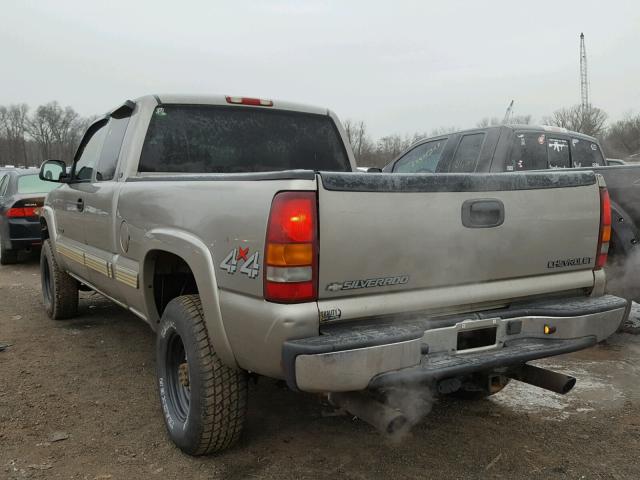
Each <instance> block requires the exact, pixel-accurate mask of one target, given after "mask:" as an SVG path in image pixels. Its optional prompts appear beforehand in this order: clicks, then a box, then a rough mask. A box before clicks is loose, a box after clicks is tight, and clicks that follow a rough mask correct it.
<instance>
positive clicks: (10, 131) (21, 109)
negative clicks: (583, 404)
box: [0, 103, 29, 165]
mask: <svg viewBox="0 0 640 480" xmlns="http://www.w3.org/2000/svg"><path fill="white" fill-rule="evenodd" d="M28 111H29V107H28V106H27V105H26V104H24V103H21V104H17V105H9V106H8V107H4V106H3V107H0V138H1V139H2V143H3V148H2V157H3V159H4V163H11V164H25V165H26V164H28V161H27V149H26V139H25V131H26V120H27V112H28Z"/></svg>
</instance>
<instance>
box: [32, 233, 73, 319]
mask: <svg viewBox="0 0 640 480" xmlns="http://www.w3.org/2000/svg"><path fill="white" fill-rule="evenodd" d="M40 279H41V282H42V300H43V303H44V309H45V310H46V312H47V315H49V318H51V319H53V320H62V319H65V318H71V317H75V316H76V315H77V313H78V281H77V280H76V279H75V278H73V277H72V276H71V275H69V274H68V273H67V272H65V271H63V270H61V269H60V266H59V265H58V262H57V261H56V257H55V255H54V254H53V248H52V247H51V241H50V240H48V239H47V240H45V241H44V242H43V244H42V251H41V252H40Z"/></svg>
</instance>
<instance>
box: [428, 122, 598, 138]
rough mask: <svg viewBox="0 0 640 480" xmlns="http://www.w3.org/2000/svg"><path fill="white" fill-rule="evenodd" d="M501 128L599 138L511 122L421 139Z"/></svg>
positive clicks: (548, 127)
mask: <svg viewBox="0 0 640 480" xmlns="http://www.w3.org/2000/svg"><path fill="white" fill-rule="evenodd" d="M500 128H508V129H511V130H529V131H532V132H540V133H564V134H567V135H571V136H573V137H578V138H581V139H583V140H590V141H592V142H597V141H598V140H597V139H596V138H594V137H590V136H589V135H585V134H584V133H580V132H574V131H571V130H567V129H566V128H562V127H556V126H553V125H525V124H513V125H511V124H509V125H491V126H488V127H476V128H465V129H463V130H457V131H455V132H451V133H447V134H443V135H437V136H434V137H424V138H423V139H421V140H420V141H422V140H424V139H426V138H440V137H447V136H449V135H451V134H454V133H467V132H472V131H476V130H483V131H484V130H495V129H500Z"/></svg>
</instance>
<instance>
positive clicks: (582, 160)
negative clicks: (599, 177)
mask: <svg viewBox="0 0 640 480" xmlns="http://www.w3.org/2000/svg"><path fill="white" fill-rule="evenodd" d="M571 160H572V162H573V166H574V167H576V168H579V167H601V166H603V165H604V158H603V157H602V152H601V151H600V147H599V146H598V144H597V143H595V142H591V141H589V140H582V139H580V138H572V139H571Z"/></svg>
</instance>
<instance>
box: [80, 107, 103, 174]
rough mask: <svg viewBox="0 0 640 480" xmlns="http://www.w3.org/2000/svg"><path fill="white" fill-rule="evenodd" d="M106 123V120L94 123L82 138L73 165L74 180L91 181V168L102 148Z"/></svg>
mask: <svg viewBox="0 0 640 480" xmlns="http://www.w3.org/2000/svg"><path fill="white" fill-rule="evenodd" d="M106 124H107V121H106V120H104V121H103V122H100V123H97V124H94V125H93V126H92V127H91V128H90V129H89V131H88V132H87V133H86V134H85V137H84V138H83V139H82V143H81V144H80V148H78V152H77V153H76V159H75V164H74V166H73V179H74V180H80V181H91V179H92V177H93V170H94V169H95V168H96V163H98V157H99V156H100V152H101V150H102V144H103V142H104V137H105V133H106V131H107V129H106V128H105V126H106Z"/></svg>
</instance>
